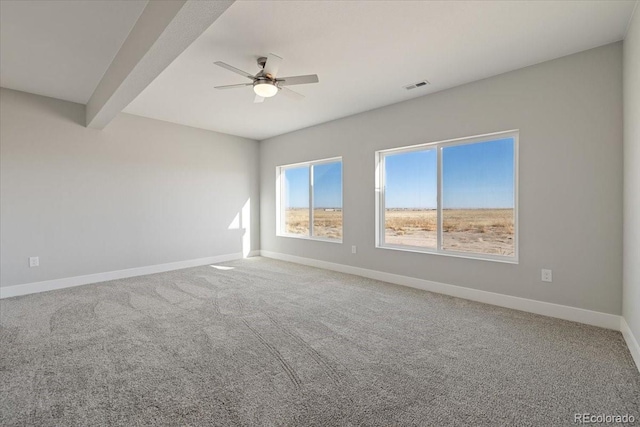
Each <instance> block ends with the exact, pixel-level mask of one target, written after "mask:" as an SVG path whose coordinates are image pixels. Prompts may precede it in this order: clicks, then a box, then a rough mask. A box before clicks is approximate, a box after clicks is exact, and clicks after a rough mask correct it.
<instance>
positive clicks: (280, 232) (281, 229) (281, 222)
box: [276, 156, 344, 244]
mask: <svg viewBox="0 0 640 427" xmlns="http://www.w3.org/2000/svg"><path fill="white" fill-rule="evenodd" d="M337 162H340V164H341V167H340V186H341V191H340V204H341V205H342V206H341V208H340V209H341V213H342V233H341V237H340V239H331V238H328V237H319V236H314V235H313V228H314V216H313V210H314V200H313V186H314V182H313V167H314V166H317V165H323V164H328V163H337ZM303 166H308V167H309V234H307V235H304V234H294V233H287V232H286V229H287V228H286V224H285V219H286V218H285V216H284V215H283V212H284V209H283V206H282V203H283V202H284V198H283V194H284V186H285V180H284V179H283V177H284V172H285V171H286V170H287V169H295V168H299V167H303ZM276 236H277V237H291V238H294V239H304V240H317V241H321V242H329V243H337V244H342V241H343V238H344V162H343V161H342V156H338V157H329V158H326V159H320V160H311V161H307V162H299V163H291V164H287V165H280V166H276Z"/></svg>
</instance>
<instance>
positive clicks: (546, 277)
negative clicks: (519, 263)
mask: <svg viewBox="0 0 640 427" xmlns="http://www.w3.org/2000/svg"><path fill="white" fill-rule="evenodd" d="M542 281H543V282H553V276H552V274H551V270H547V269H544V268H543V269H542Z"/></svg>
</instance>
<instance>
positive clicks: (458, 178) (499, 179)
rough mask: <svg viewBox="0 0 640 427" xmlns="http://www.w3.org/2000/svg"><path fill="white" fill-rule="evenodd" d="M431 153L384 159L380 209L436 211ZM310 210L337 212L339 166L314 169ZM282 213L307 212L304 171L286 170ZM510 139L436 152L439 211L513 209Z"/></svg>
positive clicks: (433, 156) (306, 171)
mask: <svg viewBox="0 0 640 427" xmlns="http://www.w3.org/2000/svg"><path fill="white" fill-rule="evenodd" d="M436 161H437V159H436V149H435V148H432V149H425V150H422V151H413V152H406V153H399V154H389V155H387V156H385V179H386V182H385V204H386V208H392V209H393V208H408V209H436V206H437V171H436V168H437V165H436ZM314 168H315V170H314V181H315V182H314V189H313V191H314V194H313V196H314V202H315V207H316V208H342V162H333V163H325V164H319V165H315V166H314ZM284 175H285V208H308V207H309V166H302V167H298V168H291V169H286V170H285V171H284ZM513 177H514V139H513V138H502V139H496V140H492V141H486V142H481V143H473V144H463V145H454V146H448V147H444V148H443V149H442V186H443V192H442V197H443V208H444V209H456V208H461V209H462V208H467V209H474V208H475V209H478V208H513V207H514V182H513V181H514V180H513Z"/></svg>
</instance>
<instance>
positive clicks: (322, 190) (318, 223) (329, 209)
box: [313, 162, 342, 239]
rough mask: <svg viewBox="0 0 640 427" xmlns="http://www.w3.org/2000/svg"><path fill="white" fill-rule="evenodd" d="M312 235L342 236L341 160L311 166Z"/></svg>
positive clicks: (337, 237)
mask: <svg viewBox="0 0 640 427" xmlns="http://www.w3.org/2000/svg"><path fill="white" fill-rule="evenodd" d="M313 235H314V236H317V237H326V238H329V239H341V238H342V162H334V163H323V164H319V165H314V166H313Z"/></svg>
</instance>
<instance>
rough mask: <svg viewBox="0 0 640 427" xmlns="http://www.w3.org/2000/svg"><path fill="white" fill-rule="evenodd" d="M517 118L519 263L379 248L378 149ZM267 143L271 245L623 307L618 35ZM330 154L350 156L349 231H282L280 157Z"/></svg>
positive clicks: (518, 292) (265, 215)
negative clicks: (306, 235)
mask: <svg viewBox="0 0 640 427" xmlns="http://www.w3.org/2000/svg"><path fill="white" fill-rule="evenodd" d="M399 90H400V89H399ZM509 129H520V176H519V177H520V193H519V196H520V204H519V208H520V215H519V219H520V263H519V264H518V265H512V264H505V263H496V262H489V261H479V260H469V259H461V258H453V257H446V256H439V255H428V254H419V253H409V252H398V251H392V250H385V249H376V248H375V243H374V229H375V225H374V152H375V151H376V150H379V149H384V148H391V147H401V146H405V145H411V144H418V143H424V142H430V141H439V140H445V139H450V138H456V137H464V136H470V135H478V134H484V133H489V132H495V131H502V130H509ZM260 151H261V154H260V157H261V160H260V162H261V193H260V194H261V245H262V249H263V250H267V251H274V252H279V253H284V254H290V255H297V256H301V257H308V258H314V259H318V260H323V261H328V262H335V263H341V264H348V265H352V266H356V267H362V268H368V269H374V270H380V271H385V272H389V273H395V274H401V275H406V276H412V277H418V278H423V279H427V280H434V281H438V282H444V283H449V284H454V285H460V286H465V287H470V288H476V289H481V290H486V291H492V292H498V293H502V294H507V295H514V296H519V297H524V298H531V299H535V300H540V301H547V302H553V303H558V304H564V305H570V306H574V307H580V308H585V309H590V310H597V311H601V312H606V313H611V314H620V313H621V308H622V44H621V43H615V44H612V45H607V46H603V47H600V48H596V49H592V50H589V51H585V52H582V53H578V54H575V55H571V56H568V57H564V58H560V59H557V60H553V61H550V62H546V63H542V64H539V65H535V66H531V67H528V68H524V69H521V70H517V71H513V72H509V73H506V74H502V75H500V76H497V77H493V78H490V79H486V80H482V81H478V82H474V83H470V84H467V85H464V86H460V87H456V88H453V89H449V90H445V91H442V92H438V93H435V94H431V95H428V96H424V97H421V98H417V99H414V100H410V101H406V102H403V103H399V104H395V105H392V106H389V107H384V108H380V109H377V110H373V111H369V112H366V113H362V114H359V115H355V116H351V117H348V118H344V119H340V120H336V121H333V122H329V123H325V124H322V125H318V126H314V127H311V128H307V129H303V130H300V131H297V132H292V133H289V134H286V135H281V136H278V137H274V138H271V139H268V140H266V141H263V142H262V143H261V146H260ZM333 156H343V160H344V165H343V166H344V200H345V202H344V243H343V244H342V245H338V244H335V243H325V242H318V241H308V240H301V239H293V238H286V237H276V235H275V211H276V206H275V169H276V166H277V165H282V164H288V163H294V162H300V161H305V160H313V159H321V158H326V157H333ZM636 166H637V165H636ZM351 245H357V246H358V253H357V254H355V255H352V254H351ZM541 268H551V269H553V279H554V281H553V283H542V282H541V281H540V269H541ZM635 280H637V278H636V279H635Z"/></svg>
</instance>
